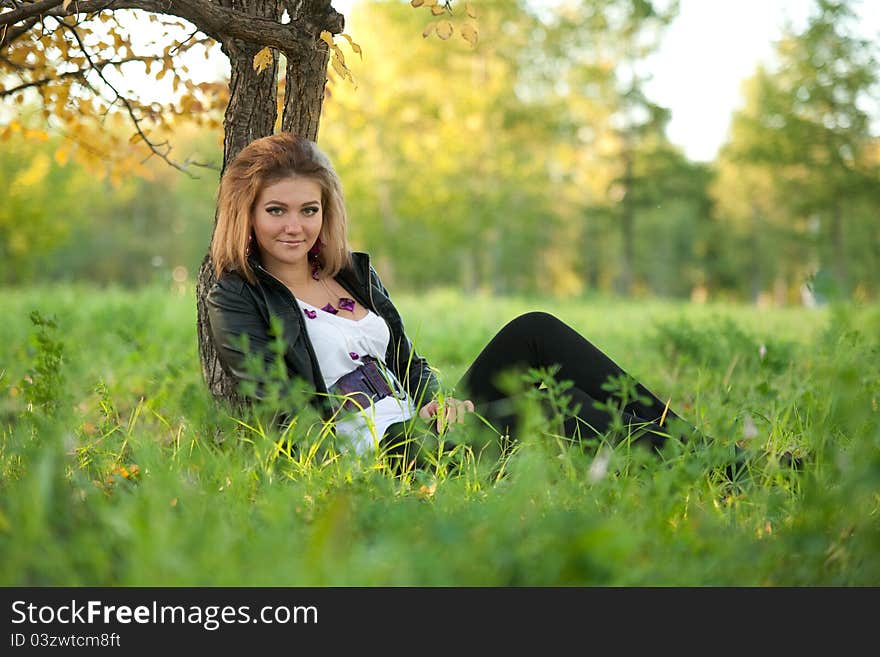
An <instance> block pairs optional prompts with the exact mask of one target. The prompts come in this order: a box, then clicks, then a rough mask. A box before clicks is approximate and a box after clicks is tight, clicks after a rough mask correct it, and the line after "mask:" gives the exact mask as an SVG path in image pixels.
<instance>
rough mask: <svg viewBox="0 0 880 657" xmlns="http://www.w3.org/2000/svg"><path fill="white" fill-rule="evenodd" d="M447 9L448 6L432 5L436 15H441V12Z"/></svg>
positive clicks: (432, 11) (433, 12) (432, 10)
mask: <svg viewBox="0 0 880 657" xmlns="http://www.w3.org/2000/svg"><path fill="white" fill-rule="evenodd" d="M445 11H446V8H445V7H441V6H439V5H434V6H433V7H431V13H432V14H434V15H435V16H439V15H440V14H442V13H444V12H445Z"/></svg>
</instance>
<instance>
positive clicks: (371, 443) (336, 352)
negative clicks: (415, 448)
mask: <svg viewBox="0 0 880 657" xmlns="http://www.w3.org/2000/svg"><path fill="white" fill-rule="evenodd" d="M296 301H297V303H298V304H299V307H300V309H301V310H303V309H304V310H308V311H309V315H311V314H312V313H315V315H314V317H313V318H312V317H308V316H305V317H304V320H305V323H306V330H307V331H308V334H309V338H310V339H311V341H312V346H313V347H314V349H315V355H316V356H317V357H318V366H319V367H320V369H321V375H322V376H323V378H324V384H325V385H326V386H327V389H328V390H329V389H330V388H331V387H332V386H333V384H334V383H336V382H337V381H338V380H339V379H340V377H342V376H344V375H345V374H348V373H349V372H351V371H353V370H355V369H357V367H359V366H360V365H362V364H363V360H362V359H363V357H364V356H372V357H373V358H375V359H376V360H378V361H379V363H380V365H381V366H382V368H383V370H384V373H385V374H386V376H387V377H388V378H389V379H390V382H391V384H392V386H391V387H392V389H397V390H401V391H402V392H401V395H400V397H401V398H399V399H398V398H396V397H384V398H383V399H380V400H378V401H377V402H375V403H373V404H372V405H371V406H369V407H367V408H364V410H363V411H356V412H354V413H347V412H345V411H343V412H341V413H340V415H339V416H337V419H336V435H337V437H339V438H342V439H343V440H347V441H349V442H350V444H351V446H352V447H353V448H354V450H355V451H356V452H358V453H360V454H363V453H365V452H368V451H370V450H372V449H374V448H375V447H376V445H378V442H379V440H380V439H381V438H382V436H383V434H384V433H385V430H386V429H387V428H388V427H389V426H390V425H391V424H393V423H395V422H402V421H404V420H408V419H409V418H411V417H412V416H413V415H415V414H416V411H417V409H416V408H415V406H414V404H413V402H412V400H411V399H410V397H409V395H408V394H407V392H406V389H405V388H404V387H403V386H402V385H400V382H399V381H398V380H397V377H395V376H394V373H393V372H392V371H391V370H390V369H384V368H385V353H386V351H387V350H388V341H389V340H390V339H391V331H390V330H389V329H388V325H387V324H386V323H385V320H384V319H382V318H381V317H379V316H378V315H377V314H376V313H374V312H373V311H371V310H368V311H367V315H366V317H363V318H362V319H348V318H345V317H340V316H339V315H334V314H333V313H328V312H327V311H325V310H321V309H320V308H316V307H314V306H312V305H310V304H308V303H305V302H304V301H302V300H300V299H297V300H296ZM342 413H345V415H344V416H343V415H342Z"/></svg>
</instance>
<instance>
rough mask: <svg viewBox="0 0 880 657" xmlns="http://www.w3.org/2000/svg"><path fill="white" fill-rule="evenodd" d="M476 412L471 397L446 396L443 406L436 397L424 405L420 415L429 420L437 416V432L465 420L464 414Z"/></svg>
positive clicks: (441, 431)
mask: <svg viewBox="0 0 880 657" xmlns="http://www.w3.org/2000/svg"><path fill="white" fill-rule="evenodd" d="M473 412H474V403H473V402H472V401H471V400H470V399H465V400H464V401H462V400H460V399H453V398H452V397H446V398H445V399H444V400H443V404H442V406H441V404H440V402H439V401H438V400H436V399H434V400H433V401H430V402H428V403H427V404H425V405H424V406H422V408H421V410H420V411H419V417H421V418H424V419H425V420H429V419H431V418H432V417H436V418H437V433H443V431H444V429H446V428H447V427H450V426H451V425H453V424H461V423H462V422H464V416H465V415H467V414H468V413H473Z"/></svg>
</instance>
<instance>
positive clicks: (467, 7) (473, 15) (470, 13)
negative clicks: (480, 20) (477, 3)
mask: <svg viewBox="0 0 880 657" xmlns="http://www.w3.org/2000/svg"><path fill="white" fill-rule="evenodd" d="M464 10H465V11H466V12H467V15H468V16H470V17H471V18H476V17H477V10H476V9H474V6H473V5H472V4H471V3H470V2H465V3H464Z"/></svg>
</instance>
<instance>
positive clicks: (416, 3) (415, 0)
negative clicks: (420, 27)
mask: <svg viewBox="0 0 880 657" xmlns="http://www.w3.org/2000/svg"><path fill="white" fill-rule="evenodd" d="M409 4H411V5H412V6H413V7H421V6H422V5H423V4H425V0H410V3H409Z"/></svg>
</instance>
